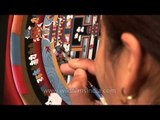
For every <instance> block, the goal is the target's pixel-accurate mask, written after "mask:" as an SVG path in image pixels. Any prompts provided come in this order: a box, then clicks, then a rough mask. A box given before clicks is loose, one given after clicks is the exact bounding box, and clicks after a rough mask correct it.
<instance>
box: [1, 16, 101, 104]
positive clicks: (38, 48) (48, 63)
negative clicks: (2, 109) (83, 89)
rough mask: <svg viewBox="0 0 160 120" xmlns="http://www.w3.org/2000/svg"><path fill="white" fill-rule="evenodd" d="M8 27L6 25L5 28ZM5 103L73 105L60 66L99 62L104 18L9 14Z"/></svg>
mask: <svg viewBox="0 0 160 120" xmlns="http://www.w3.org/2000/svg"><path fill="white" fill-rule="evenodd" d="M1 24H2V23H1ZM5 41H6V44H5V45H6V50H5V57H4V58H5V65H4V66H5V75H4V76H5V77H4V78H5V79H4V81H3V95H2V98H1V99H3V101H2V104H14V105H71V101H70V98H69V95H68V91H67V84H68V83H69V82H70V81H71V80H72V76H70V75H67V76H65V75H63V74H62V73H61V71H60V68H59V67H60V65H61V64H64V63H67V62H68V60H69V59H73V58H88V59H92V60H94V58H95V56H96V53H97V50H98V46H99V41H100V16H99V15H9V16H8V19H7V32H6V40H5Z"/></svg>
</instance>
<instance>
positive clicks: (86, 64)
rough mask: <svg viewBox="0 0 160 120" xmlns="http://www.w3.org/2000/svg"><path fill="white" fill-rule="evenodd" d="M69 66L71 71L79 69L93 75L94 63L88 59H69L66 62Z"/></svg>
mask: <svg viewBox="0 0 160 120" xmlns="http://www.w3.org/2000/svg"><path fill="white" fill-rule="evenodd" d="M68 64H69V66H70V67H71V68H73V69H77V68H81V69H83V70H85V71H88V72H89V73H91V74H93V75H95V63H94V61H93V60H89V59H71V60H70V61H69V62H68Z"/></svg>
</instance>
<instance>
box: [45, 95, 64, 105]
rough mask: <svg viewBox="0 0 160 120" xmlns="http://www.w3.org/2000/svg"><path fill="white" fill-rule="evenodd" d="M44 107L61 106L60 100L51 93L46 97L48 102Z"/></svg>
mask: <svg viewBox="0 0 160 120" xmlns="http://www.w3.org/2000/svg"><path fill="white" fill-rule="evenodd" d="M45 104H46V105H61V104H62V98H61V97H60V96H59V95H58V94H57V93H51V94H50V96H49V97H48V101H47V102H46V103H45Z"/></svg>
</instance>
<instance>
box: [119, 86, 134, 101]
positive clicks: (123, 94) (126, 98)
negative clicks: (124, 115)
mask: <svg viewBox="0 0 160 120" xmlns="http://www.w3.org/2000/svg"><path fill="white" fill-rule="evenodd" d="M121 94H122V98H121V102H122V103H123V104H127V103H128V101H131V100H133V99H135V98H136V94H134V95H128V96H127V95H125V93H124V88H122V89H121Z"/></svg>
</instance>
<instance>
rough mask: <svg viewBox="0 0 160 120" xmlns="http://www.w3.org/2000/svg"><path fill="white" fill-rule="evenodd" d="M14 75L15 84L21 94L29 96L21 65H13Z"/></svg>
mask: <svg viewBox="0 0 160 120" xmlns="http://www.w3.org/2000/svg"><path fill="white" fill-rule="evenodd" d="M12 71H13V73H14V79H15V84H16V87H17V90H18V92H19V94H21V95H24V94H28V88H27V85H26V83H25V80H24V74H23V68H22V66H21V65H12Z"/></svg>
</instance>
